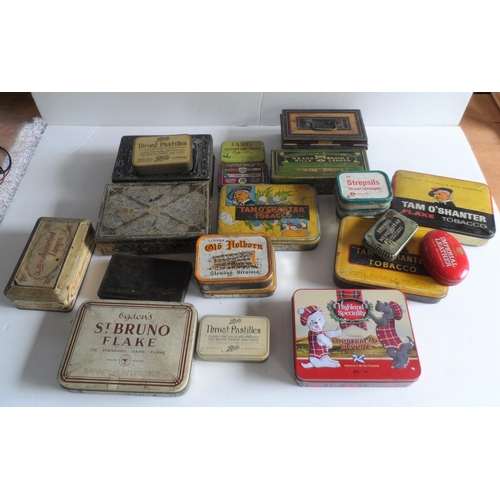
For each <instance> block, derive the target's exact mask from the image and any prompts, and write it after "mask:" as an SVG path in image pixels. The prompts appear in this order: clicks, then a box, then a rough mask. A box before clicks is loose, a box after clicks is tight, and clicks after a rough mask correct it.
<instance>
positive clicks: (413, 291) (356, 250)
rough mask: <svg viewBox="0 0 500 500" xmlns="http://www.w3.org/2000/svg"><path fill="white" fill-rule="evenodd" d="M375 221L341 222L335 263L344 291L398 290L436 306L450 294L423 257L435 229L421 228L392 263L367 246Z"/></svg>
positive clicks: (354, 219)
mask: <svg viewBox="0 0 500 500" xmlns="http://www.w3.org/2000/svg"><path fill="white" fill-rule="evenodd" d="M372 225H373V220H371V219H364V218H362V217H355V216H347V217H344V218H343V219H342V220H341V222H340V227H339V233H338V236H337V249H336V255H335V264H334V277H333V280H334V282H335V284H336V285H337V286H339V287H341V288H382V289H387V288H395V289H398V290H401V291H402V292H403V293H404V294H405V295H406V297H407V298H408V299H409V300H415V301H419V302H426V303H436V302H439V301H440V300H441V299H443V298H445V297H446V295H447V294H448V286H445V285H441V284H439V283H438V282H437V281H435V280H434V279H433V278H432V277H431V276H430V274H429V273H428V271H427V270H426V269H425V267H424V265H423V264H422V260H421V258H420V253H419V247H420V242H421V241H422V238H423V237H424V236H425V234H427V233H428V232H429V231H431V229H429V228H424V227H419V228H418V229H417V231H416V233H415V234H414V235H413V237H412V238H411V239H410V241H409V242H408V243H407V244H406V246H405V247H404V248H403V250H402V251H401V253H400V254H399V255H398V256H397V258H396V260H395V261H393V262H390V261H388V260H385V259H382V258H380V257H378V256H377V255H375V254H374V253H373V252H371V251H370V250H368V249H367V248H365V247H364V245H363V238H364V236H365V234H366V232H367V231H368V230H369V229H370V227H371V226H372Z"/></svg>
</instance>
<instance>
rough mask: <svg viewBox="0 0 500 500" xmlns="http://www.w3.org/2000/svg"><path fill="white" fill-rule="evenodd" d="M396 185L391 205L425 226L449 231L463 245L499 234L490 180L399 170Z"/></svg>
mask: <svg viewBox="0 0 500 500" xmlns="http://www.w3.org/2000/svg"><path fill="white" fill-rule="evenodd" d="M392 188H393V191H394V199H393V200H392V204H391V208H393V209H394V210H397V211H399V212H401V213H402V214H404V215H406V216H407V217H408V218H410V219H412V220H414V221H415V222H417V224H419V225H421V226H425V227H430V228H432V229H441V230H443V231H446V232H448V233H450V234H451V235H453V236H454V237H455V238H456V239H457V240H458V241H459V242H460V243H462V244H463V245H472V246H481V245H485V244H486V243H487V242H488V240H489V239H491V238H493V237H494V236H495V232H496V227H495V218H494V215H493V204H492V201H491V193H490V189H489V187H488V186H487V185H486V184H483V183H480V182H472V181H466V180H460V179H453V178H450V177H441V176H437V175H429V174H423V173H417V172H410V171H406V170H398V171H397V172H396V173H395V174H394V177H393V178H392Z"/></svg>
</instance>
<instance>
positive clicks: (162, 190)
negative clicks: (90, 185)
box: [95, 182, 210, 255]
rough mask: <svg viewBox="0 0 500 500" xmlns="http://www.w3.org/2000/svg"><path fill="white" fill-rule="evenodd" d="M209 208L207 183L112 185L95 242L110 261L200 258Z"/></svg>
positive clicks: (107, 194) (101, 215)
mask: <svg viewBox="0 0 500 500" xmlns="http://www.w3.org/2000/svg"><path fill="white" fill-rule="evenodd" d="M209 203H210V197H209V189H208V184H207V183H206V182H168V183H159V182H155V183H143V184H140V183H130V184H125V183H124V184H107V185H106V187H105V190H104V194H103V198H102V202H101V209H100V212H99V218H98V222H97V228H96V235H95V242H96V244H97V246H98V248H99V249H100V250H101V252H102V253H104V254H105V255H109V254H113V253H139V254H142V253H144V254H147V253H182V252H194V251H195V248H196V240H197V239H198V238H199V237H200V236H202V235H204V234H207V233H209V232H210V231H209V228H210V213H209Z"/></svg>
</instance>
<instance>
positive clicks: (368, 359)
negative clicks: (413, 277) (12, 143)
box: [292, 289, 421, 386]
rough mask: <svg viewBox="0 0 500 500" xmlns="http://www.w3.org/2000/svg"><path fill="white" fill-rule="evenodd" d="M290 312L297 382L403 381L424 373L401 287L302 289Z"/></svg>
mask: <svg viewBox="0 0 500 500" xmlns="http://www.w3.org/2000/svg"><path fill="white" fill-rule="evenodd" d="M292 313H293V328H294V354H295V356H294V357H295V376H296V380H297V383H298V384H299V385H304V386H343V385H357V386H370V385H381V386H404V385H409V384H411V383H413V382H415V381H416V380H417V379H418V377H419V376H420V372H421V367H420V362H419V358H418V353H417V350H416V346H415V337H414V334H413V328H412V325H411V321H410V317H409V314H408V305H407V303H406V299H405V297H404V295H403V293H401V292H400V291H399V290H366V289H354V290H346V289H318V290H314V289H309V290H308V289H300V290H297V291H296V292H295V293H294V295H293V298H292Z"/></svg>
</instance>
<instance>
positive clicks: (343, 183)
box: [337, 170, 392, 209]
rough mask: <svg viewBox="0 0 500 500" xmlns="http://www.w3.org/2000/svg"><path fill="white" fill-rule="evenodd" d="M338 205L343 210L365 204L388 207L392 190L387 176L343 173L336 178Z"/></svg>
mask: <svg viewBox="0 0 500 500" xmlns="http://www.w3.org/2000/svg"><path fill="white" fill-rule="evenodd" d="M337 188H338V195H339V205H340V206H341V207H342V208H344V209H349V208H350V207H351V206H353V205H355V206H357V205H359V206H363V208H366V205H367V204H375V205H388V204H389V203H390V202H391V200H392V188H391V184H390V181H389V178H388V177H387V174H386V173H384V172H380V171H375V170H372V171H370V172H344V173H341V174H339V176H338V177H337Z"/></svg>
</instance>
